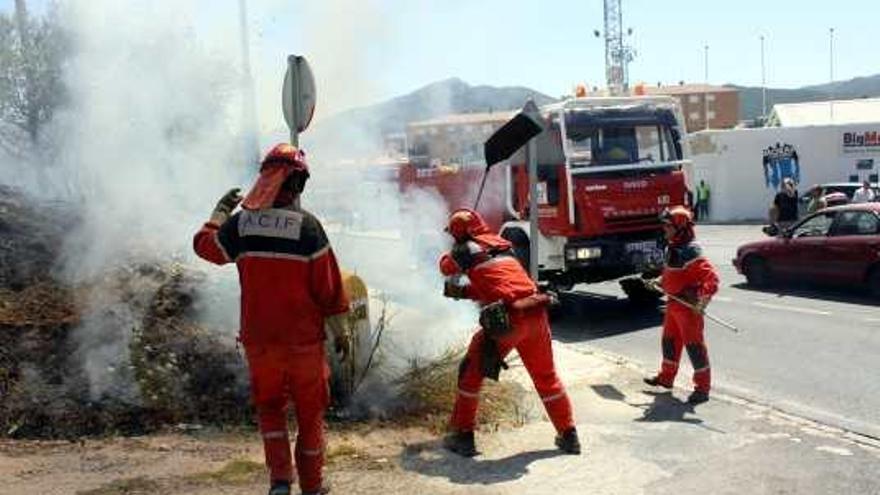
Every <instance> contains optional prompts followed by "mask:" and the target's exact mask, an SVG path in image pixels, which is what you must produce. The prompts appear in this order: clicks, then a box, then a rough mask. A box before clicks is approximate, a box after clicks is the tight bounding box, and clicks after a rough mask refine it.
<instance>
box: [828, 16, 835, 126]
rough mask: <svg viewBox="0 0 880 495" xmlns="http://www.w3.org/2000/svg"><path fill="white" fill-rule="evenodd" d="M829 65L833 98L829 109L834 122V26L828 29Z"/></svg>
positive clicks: (830, 87)
mask: <svg viewBox="0 0 880 495" xmlns="http://www.w3.org/2000/svg"><path fill="white" fill-rule="evenodd" d="M828 65H829V76H828V79H829V89H830V93H831V100H830V101H829V102H828V110H829V112H831V122H834V28H829V29H828Z"/></svg>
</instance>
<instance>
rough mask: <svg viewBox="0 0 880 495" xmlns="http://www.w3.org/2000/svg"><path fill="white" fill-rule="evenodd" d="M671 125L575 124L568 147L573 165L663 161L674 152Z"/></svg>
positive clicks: (570, 131) (569, 130) (587, 165)
mask: <svg viewBox="0 0 880 495" xmlns="http://www.w3.org/2000/svg"><path fill="white" fill-rule="evenodd" d="M670 146H671V139H670V137H669V133H668V129H666V128H664V127H661V126H649V125H643V126H629V127H580V128H579V127H574V128H569V129H568V150H569V154H570V156H571V160H572V164H573V165H574V166H576V167H577V166H581V167H585V166H586V167H591V166H601V165H623V164H630V163H641V162H660V161H665V160H667V159H668V157H671V156H674V154H673V153H672V152H671V147H670Z"/></svg>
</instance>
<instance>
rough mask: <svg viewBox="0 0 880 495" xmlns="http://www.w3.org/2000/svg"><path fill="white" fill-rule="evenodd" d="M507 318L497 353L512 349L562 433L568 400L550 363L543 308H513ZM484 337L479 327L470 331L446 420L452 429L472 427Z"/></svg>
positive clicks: (569, 417) (569, 422)
mask: <svg viewBox="0 0 880 495" xmlns="http://www.w3.org/2000/svg"><path fill="white" fill-rule="evenodd" d="M510 320H511V326H512V327H513V328H512V331H511V333H510V334H508V335H506V336H505V337H504V338H502V339H500V340H498V342H497V344H498V352H499V354H500V355H501V357H502V358H503V357H504V356H506V355H507V354H508V353H510V351H511V350H513V349H516V350H517V352H518V353H519V356H520V358H521V359H522V362H523V365H524V366H525V367H526V370H527V371H528V373H529V376H530V377H531V378H532V382H533V383H534V384H535V389H537V391H538V395H540V396H541V400H542V401H543V403H544V409H545V410H546V411H547V415H548V416H550V421H552V422H553V426H554V427H555V428H556V431H557V432H559V433H563V432H564V431H566V430H568V429H570V428H573V427H574V416H573V414H572V409H571V401H570V400H569V398H568V394H567V393H566V392H565V388H564V387H563V386H562V382H561V381H560V380H559V376H558V375H557V374H556V368H555V366H554V364H553V349H552V347H551V340H550V324H549V323H548V321H547V311H546V310H545V309H544V308H538V309H534V310H529V311H527V312H524V313H516V312H514V313H512V314H511V317H510ZM486 338H487V337H486V335H485V332H484V331H483V330H480V331H478V332H477V333H476V334H474V336H473V338H472V339H471V343H470V346H469V347H468V351H467V355H466V356H465V358H464V360H463V361H462V363H461V366H460V368H459V376H458V395H457V396H456V399H455V406H454V408H453V410H452V417H451V418H450V421H449V425H450V427H451V428H452V429H453V430H455V431H473V430H474V428H475V427H476V418H477V408H478V406H479V401H480V388H481V387H482V385H483V378H484V377H483V374H482V371H481V370H482V368H481V365H480V349H481V346H482V345H483V341H484V339H486Z"/></svg>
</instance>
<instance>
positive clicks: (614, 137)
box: [501, 96, 687, 289]
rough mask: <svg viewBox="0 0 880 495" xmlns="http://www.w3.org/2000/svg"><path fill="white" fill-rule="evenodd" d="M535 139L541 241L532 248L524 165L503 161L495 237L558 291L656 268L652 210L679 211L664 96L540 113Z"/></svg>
mask: <svg viewBox="0 0 880 495" xmlns="http://www.w3.org/2000/svg"><path fill="white" fill-rule="evenodd" d="M541 118H542V119H543V120H544V126H545V130H544V132H543V133H542V134H540V135H539V136H538V137H537V138H536V141H535V149H536V157H537V174H538V187H537V191H538V194H537V200H538V201H537V202H538V212H537V215H538V227H539V232H540V236H539V237H540V238H539V239H537V240H536V242H535V244H531V243H530V240H529V238H528V232H529V226H528V219H529V216H530V212H529V211H528V210H529V181H528V166H527V163H528V160H527V155H526V152H525V151H524V150H521V151H520V152H518V153H517V154H515V155H514V156H513V157H512V158H511V165H510V166H509V167H507V172H506V173H507V177H506V186H507V187H506V199H507V204H506V210H507V211H506V217H507V218H508V219H511V220H509V221H507V222H506V223H504V225H503V226H502V227H501V234H502V236H504V237H506V238H508V239H510V240H511V241H512V242H513V243H514V245H515V246H516V249H517V253H518V255H519V256H520V259H521V261H523V262H524V264H527V263H528V259H529V257H528V255H527V253H528V251H529V249H530V246H531V245H537V249H538V263H539V266H538V275H539V279H541V280H545V281H548V282H549V283H550V284H551V285H554V286H556V287H557V288H560V289H567V288H570V287H572V286H573V285H574V284H578V283H589V282H600V281H604V280H613V279H617V278H620V277H624V276H627V275H634V274H640V273H642V272H645V271H648V270H652V269H655V268H656V267H657V266H661V265H662V260H663V245H662V227H661V225H660V222H659V220H658V215H659V213H660V212H661V211H662V210H663V209H664V208H666V207H669V206H672V205H680V204H686V202H687V198H686V194H687V190H686V186H685V177H684V172H683V171H682V167H683V166H684V165H685V163H686V162H685V161H684V157H683V154H682V145H681V136H682V133H683V130H682V128H681V125H680V123H681V122H682V119H681V113H680V110H679V107H678V103H677V101H676V100H674V99H673V98H670V97H656V96H651V97H647V96H645V97H621V98H573V99H569V100H566V101H564V102H562V103H559V104H555V105H551V106H548V107H545V108H543V109H542V111H541Z"/></svg>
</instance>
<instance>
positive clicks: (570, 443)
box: [556, 428, 581, 455]
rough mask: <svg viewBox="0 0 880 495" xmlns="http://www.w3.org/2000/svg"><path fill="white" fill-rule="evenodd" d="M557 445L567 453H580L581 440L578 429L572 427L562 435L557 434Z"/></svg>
mask: <svg viewBox="0 0 880 495" xmlns="http://www.w3.org/2000/svg"><path fill="white" fill-rule="evenodd" d="M556 446H557V447H559V449H560V450H562V451H563V452H565V453H566V454H572V455H580V453H581V441H580V440H578V432H577V430H576V429H574V428H570V429H568V430H565V433H563V434H562V435H556Z"/></svg>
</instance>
